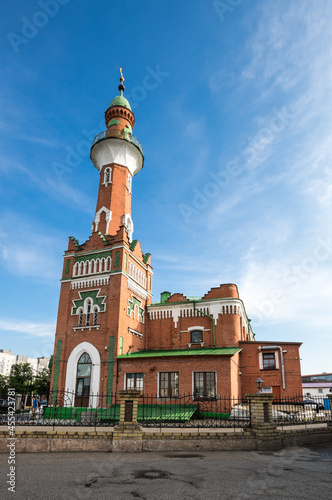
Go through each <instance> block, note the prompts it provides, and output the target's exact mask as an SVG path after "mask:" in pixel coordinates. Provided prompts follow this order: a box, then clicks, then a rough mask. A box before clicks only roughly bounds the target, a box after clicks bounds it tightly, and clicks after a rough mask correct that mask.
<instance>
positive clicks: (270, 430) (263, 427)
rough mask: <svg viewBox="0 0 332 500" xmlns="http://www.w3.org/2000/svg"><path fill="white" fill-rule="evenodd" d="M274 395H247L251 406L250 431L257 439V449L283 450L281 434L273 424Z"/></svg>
mask: <svg viewBox="0 0 332 500" xmlns="http://www.w3.org/2000/svg"><path fill="white" fill-rule="evenodd" d="M273 399H274V394H266V393H264V394H263V393H258V394H247V400H248V401H249V406H250V431H251V432H252V433H253V434H255V436H256V438H257V449H259V450H272V449H273V450H275V449H280V448H281V437H280V432H278V431H277V428H276V425H275V424H274V422H273V415H272V401H273Z"/></svg>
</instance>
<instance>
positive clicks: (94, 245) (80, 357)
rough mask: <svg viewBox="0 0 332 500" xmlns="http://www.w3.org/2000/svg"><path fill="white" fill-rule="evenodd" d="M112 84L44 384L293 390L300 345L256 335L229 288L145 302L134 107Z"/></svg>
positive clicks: (105, 391) (147, 262)
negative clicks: (91, 195)
mask: <svg viewBox="0 0 332 500" xmlns="http://www.w3.org/2000/svg"><path fill="white" fill-rule="evenodd" d="M124 90H125V88H124V85H123V77H122V76H121V79H120V85H119V91H120V95H118V96H116V97H115V99H113V101H112V102H111V104H110V106H109V108H108V109H107V111H106V112H105V123H106V130H105V132H102V133H100V134H98V135H97V136H96V137H95V139H94V140H93V142H92V146H91V155H90V156H91V161H92V163H93V165H94V167H95V168H96V169H97V170H98V172H99V176H100V180H99V189H98V197H97V203H96V211H95V216H94V219H93V221H92V228H91V236H90V237H89V239H88V240H87V241H85V242H84V243H79V242H78V241H77V239H76V238H74V237H70V238H69V244H68V249H67V251H66V252H65V255H64V264H63V272H62V279H61V291H60V299H59V310H58V318H57V327H56V335H55V346H54V357H53V359H54V362H53V366H52V382H51V390H52V391H53V393H56V392H58V391H60V392H62V393H66V404H69V405H72V406H79V407H84V406H96V405H98V404H99V403H98V398H101V397H104V396H105V395H110V394H115V393H117V392H118V391H119V390H123V389H134V388H135V389H139V390H141V391H143V392H144V394H147V395H151V396H157V397H159V398H168V397H179V396H181V395H190V396H191V397H192V398H196V399H197V398H203V399H204V398H209V399H211V398H214V397H217V396H225V397H235V398H237V397H241V396H244V395H245V394H246V393H249V392H250V393H252V392H256V391H257V386H256V383H255V381H256V379H257V378H261V379H263V381H264V385H263V390H264V391H265V392H273V393H274V394H275V395H276V396H277V397H281V398H282V397H286V396H293V395H294V394H301V392H302V380H301V368H300V356H299V348H300V345H301V343H299V342H266V341H256V340H255V337H254V334H253V331H252V327H251V324H250V320H249V319H248V316H247V313H246V310H245V306H244V304H243V302H242V300H241V299H240V297H239V293H238V289H237V286H236V285H234V284H223V285H220V286H219V287H216V288H211V290H210V291H208V292H207V293H206V294H205V295H204V296H203V297H186V296H184V295H183V294H182V293H173V294H172V293H170V292H164V293H162V294H161V297H160V301H159V302H152V278H153V270H152V267H151V255H150V254H149V253H144V252H143V251H142V248H141V244H140V243H139V241H138V240H136V239H133V231H134V223H133V220H132V215H131V193H132V184H133V177H134V176H135V175H136V174H138V173H139V171H140V170H141V168H142V167H143V163H144V157H143V149H142V146H141V144H140V142H139V141H138V140H137V139H136V138H135V137H134V136H133V128H134V124H135V117H134V113H133V112H132V110H131V107H130V104H129V102H128V100H127V99H126V98H125V97H124V96H123V92H124Z"/></svg>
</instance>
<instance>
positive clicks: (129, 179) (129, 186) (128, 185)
mask: <svg viewBox="0 0 332 500" xmlns="http://www.w3.org/2000/svg"><path fill="white" fill-rule="evenodd" d="M127 189H128V193H131V175H130V174H128V176H127Z"/></svg>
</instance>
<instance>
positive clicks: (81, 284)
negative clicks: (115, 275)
mask: <svg viewBox="0 0 332 500" xmlns="http://www.w3.org/2000/svg"><path fill="white" fill-rule="evenodd" d="M109 281H110V275H109V274H108V275H107V276H100V277H99V276H98V277H95V278H92V277H91V278H81V279H75V280H72V281H71V283H70V288H71V290H78V289H80V288H90V287H95V286H101V285H108V283H109Z"/></svg>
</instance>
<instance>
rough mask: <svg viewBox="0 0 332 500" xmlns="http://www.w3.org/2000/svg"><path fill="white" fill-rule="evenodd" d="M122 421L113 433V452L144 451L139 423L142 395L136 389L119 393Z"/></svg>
mask: <svg viewBox="0 0 332 500" xmlns="http://www.w3.org/2000/svg"><path fill="white" fill-rule="evenodd" d="M118 394H119V397H120V421H119V424H118V425H117V426H116V427H114V431H113V451H114V452H117V451H142V447H143V441H142V438H143V431H142V428H141V426H140V425H138V423H137V404H138V398H139V397H140V395H141V392H140V391H137V390H135V389H132V390H128V391H119V392H118Z"/></svg>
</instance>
